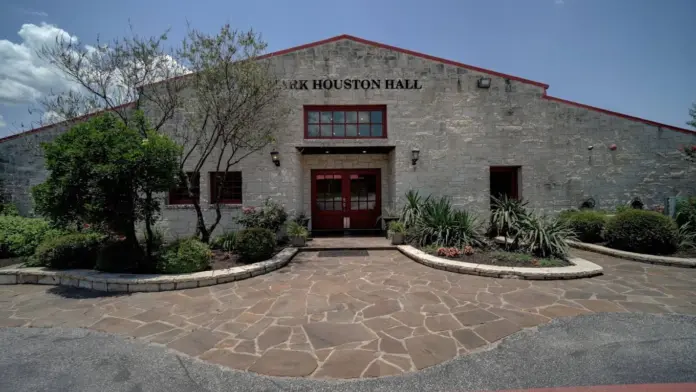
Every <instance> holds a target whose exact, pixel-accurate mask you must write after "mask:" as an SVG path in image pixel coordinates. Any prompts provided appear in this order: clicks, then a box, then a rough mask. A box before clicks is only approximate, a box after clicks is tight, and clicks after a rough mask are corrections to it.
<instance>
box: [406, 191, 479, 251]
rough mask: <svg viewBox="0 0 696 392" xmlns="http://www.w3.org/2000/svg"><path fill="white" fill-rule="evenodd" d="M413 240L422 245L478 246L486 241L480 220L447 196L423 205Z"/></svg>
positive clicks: (413, 233)
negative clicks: (454, 205)
mask: <svg viewBox="0 0 696 392" xmlns="http://www.w3.org/2000/svg"><path fill="white" fill-rule="evenodd" d="M409 239H410V241H411V242H414V243H416V244H417V245H419V246H427V245H436V246H440V247H459V248H461V247H464V246H466V245H471V246H478V245H481V244H482V243H483V233H482V231H481V225H480V223H479V221H478V220H477V219H476V217H474V216H473V215H471V214H469V213H467V212H466V211H462V210H456V209H454V208H453V207H452V204H451V203H450V200H449V199H448V198H446V197H443V198H440V199H436V200H429V201H428V202H427V203H425V204H423V206H422V208H421V212H420V214H419V216H418V218H417V219H416V222H415V224H414V225H413V227H412V228H411V230H410V234H409Z"/></svg>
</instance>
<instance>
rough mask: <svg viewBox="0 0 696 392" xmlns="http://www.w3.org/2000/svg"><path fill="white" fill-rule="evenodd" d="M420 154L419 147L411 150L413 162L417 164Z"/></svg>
mask: <svg viewBox="0 0 696 392" xmlns="http://www.w3.org/2000/svg"><path fill="white" fill-rule="evenodd" d="M419 156H420V150H419V149H417V148H414V149H413V150H411V164H412V165H415V164H416V162H418V157H419Z"/></svg>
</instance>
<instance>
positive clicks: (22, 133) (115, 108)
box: [0, 102, 135, 143]
mask: <svg viewBox="0 0 696 392" xmlns="http://www.w3.org/2000/svg"><path fill="white" fill-rule="evenodd" d="M131 105H135V102H129V103H124V104H122V105H118V106H114V107H113V108H111V109H104V110H100V111H98V112H94V113H89V114H85V115H83V116H79V117H74V118H71V119H69V120H65V121H61V122H57V123H55V124H49V125H44V126H43V127H39V128H34V129H30V130H28V131H24V132H20V133H17V134H14V135H10V136H5V137H3V138H0V143H3V142H6V141H9V140H12V139H16V138H18V137H20V136H27V135H31V134H34V133H39V132H42V131H45V130H48V129H49V128H53V127H56V126H59V125H61V124H65V123H68V122H70V121H80V120H86V119H88V118H90V117H92V116H96V115H98V114H101V113H104V112H108V111H110V110H118V109H122V108H126V107H128V106H131Z"/></svg>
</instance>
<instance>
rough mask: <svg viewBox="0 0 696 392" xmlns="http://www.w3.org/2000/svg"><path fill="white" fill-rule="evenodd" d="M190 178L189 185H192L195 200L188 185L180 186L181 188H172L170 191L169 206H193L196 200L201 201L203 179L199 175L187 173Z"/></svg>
mask: <svg viewBox="0 0 696 392" xmlns="http://www.w3.org/2000/svg"><path fill="white" fill-rule="evenodd" d="M186 174H187V175H188V178H189V183H190V184H191V191H192V192H191V193H193V198H192V197H190V196H189V191H188V188H187V187H186V184H179V186H177V187H174V188H172V189H171V190H170V191H169V204H193V200H194V198H195V199H196V200H197V201H200V195H201V181H200V180H201V179H200V177H199V176H198V173H193V172H189V173H186Z"/></svg>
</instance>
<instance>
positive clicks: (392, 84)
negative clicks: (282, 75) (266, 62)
mask: <svg viewBox="0 0 696 392" xmlns="http://www.w3.org/2000/svg"><path fill="white" fill-rule="evenodd" d="M280 83H281V84H282V86H283V88H284V89H287V90H381V89H385V90H420V89H422V88H423V85H422V84H421V82H420V80H417V79H383V80H382V79H296V80H287V79H285V80H281V81H280Z"/></svg>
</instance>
